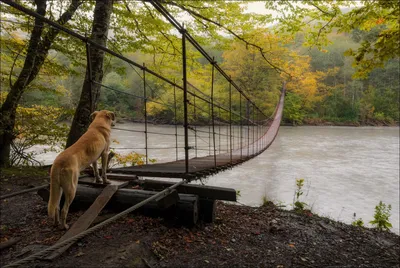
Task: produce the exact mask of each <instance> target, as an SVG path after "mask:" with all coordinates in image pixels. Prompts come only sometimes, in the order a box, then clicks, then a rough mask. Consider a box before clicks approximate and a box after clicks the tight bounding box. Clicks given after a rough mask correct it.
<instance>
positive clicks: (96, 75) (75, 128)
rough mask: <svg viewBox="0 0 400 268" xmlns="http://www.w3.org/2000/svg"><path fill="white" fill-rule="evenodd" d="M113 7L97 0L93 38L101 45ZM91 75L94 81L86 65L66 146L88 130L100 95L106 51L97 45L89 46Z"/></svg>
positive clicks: (109, 0)
mask: <svg viewBox="0 0 400 268" xmlns="http://www.w3.org/2000/svg"><path fill="white" fill-rule="evenodd" d="M112 8H113V1H112V0H96V6H95V9H94V18H93V27H92V34H91V37H90V38H91V40H92V41H94V42H96V43H97V44H99V45H102V46H106V44H107V35H108V28H109V25H110V18H111V13H112ZM89 51H90V59H89V61H90V66H91V76H92V79H93V81H94V82H96V83H92V82H91V81H90V79H89V69H88V66H87V67H86V76H85V81H84V83H83V86H82V93H81V97H80V99H79V103H78V107H77V108H76V111H75V115H74V119H73V121H72V125H71V130H70V132H69V134H68V139H67V144H66V147H69V146H71V145H72V144H74V143H75V142H76V141H77V140H78V139H79V138H80V137H81V136H82V135H83V133H85V131H86V130H87V127H88V126H89V124H90V120H89V116H90V114H91V113H92V112H93V111H92V107H93V109H94V110H95V109H96V108H95V107H96V106H97V101H98V99H99V97H100V89H101V86H100V85H99V84H97V83H101V82H102V80H103V60H104V55H105V52H104V51H102V50H99V49H97V48H96V47H92V46H90V47H89Z"/></svg>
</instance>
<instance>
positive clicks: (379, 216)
mask: <svg viewBox="0 0 400 268" xmlns="http://www.w3.org/2000/svg"><path fill="white" fill-rule="evenodd" d="M391 210H392V206H391V205H386V204H385V203H383V202H382V201H379V204H378V205H377V206H375V215H374V220H372V221H370V222H369V223H370V224H372V225H374V226H376V228H377V229H378V230H379V231H382V230H386V231H388V230H389V229H390V228H392V224H391V223H390V222H389V217H390V216H391V214H390V211H391Z"/></svg>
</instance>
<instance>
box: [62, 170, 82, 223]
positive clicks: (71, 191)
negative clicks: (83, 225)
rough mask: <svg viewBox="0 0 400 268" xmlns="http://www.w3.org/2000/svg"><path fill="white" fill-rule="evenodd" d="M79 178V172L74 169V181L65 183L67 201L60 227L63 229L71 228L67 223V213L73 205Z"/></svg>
mask: <svg viewBox="0 0 400 268" xmlns="http://www.w3.org/2000/svg"><path fill="white" fill-rule="evenodd" d="M78 178H79V172H74V171H72V181H71V182H68V183H66V184H65V185H63V189H64V197H65V201H64V206H63V209H62V210H61V226H60V227H61V228H62V229H67V230H68V228H69V226H68V224H67V215H68V210H69V206H70V205H71V203H72V201H73V200H74V198H75V194H76V187H77V184H78Z"/></svg>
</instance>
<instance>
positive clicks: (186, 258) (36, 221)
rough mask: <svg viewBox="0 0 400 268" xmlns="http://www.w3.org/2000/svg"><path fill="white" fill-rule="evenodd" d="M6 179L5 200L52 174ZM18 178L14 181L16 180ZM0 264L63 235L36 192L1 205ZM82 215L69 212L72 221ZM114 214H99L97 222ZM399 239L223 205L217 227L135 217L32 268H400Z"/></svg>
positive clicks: (313, 218)
mask: <svg viewBox="0 0 400 268" xmlns="http://www.w3.org/2000/svg"><path fill="white" fill-rule="evenodd" d="M15 173H16V174H14V172H11V173H10V172H7V173H2V175H0V186H1V188H0V194H1V195H3V194H6V193H10V192H14V191H18V190H22V189H26V188H28V187H29V186H38V185H41V184H43V183H46V182H47V181H48V175H47V173H46V172H38V173H30V174H26V173H23V172H20V173H18V172H15ZM12 174H14V176H12ZM0 202H1V204H0V212H1V223H0V224H1V226H0V227H1V228H0V240H1V241H0V242H5V241H7V240H10V239H14V238H21V240H20V241H19V242H18V243H16V244H15V245H13V246H11V247H9V248H6V249H3V250H2V251H1V252H0V258H1V260H0V265H1V266H4V265H6V264H9V263H12V262H14V261H16V260H18V259H21V258H24V257H26V256H29V255H30V254H32V253H34V252H36V251H38V250H40V249H43V248H45V247H47V246H49V245H52V244H54V243H55V242H56V241H57V240H58V239H59V238H60V237H61V236H62V235H63V234H64V231H61V230H58V229H56V228H54V227H52V226H50V225H49V223H47V217H46V214H47V204H46V203H45V202H43V201H42V199H41V198H40V197H39V196H38V195H37V194H36V193H34V192H33V193H27V194H24V195H20V196H15V197H12V198H9V199H5V200H1V201H0ZM82 213H83V211H75V212H71V213H70V214H69V216H68V221H69V222H70V223H73V222H74V221H76V219H77V218H78V217H79V216H80V215H81V214H82ZM109 213H111V212H105V213H103V215H101V216H99V218H98V221H101V220H102V219H103V220H104V218H106V217H109V216H110V215H111V214H109ZM399 250H400V244H399V236H398V235H396V234H393V233H390V232H378V231H376V230H373V229H365V228H360V227H354V226H351V225H346V224H343V223H339V222H335V221H333V220H330V219H327V218H322V217H319V216H317V215H313V214H312V213H310V212H303V213H297V212H294V211H286V210H281V209H279V208H277V207H276V206H274V205H273V204H272V203H268V205H265V206H262V207H248V206H241V205H235V204H227V203H223V202H218V203H217V215H216V220H215V222H214V223H209V224H206V223H199V224H198V225H196V226H194V227H185V226H181V225H179V223H177V222H174V221H173V220H168V221H167V220H164V219H161V218H148V217H145V216H141V215H137V214H132V215H128V216H127V217H124V218H123V219H120V220H118V221H117V222H115V223H113V224H111V225H109V226H107V227H105V228H103V229H102V230H100V231H99V232H97V233H95V234H93V235H89V236H87V237H85V238H84V239H82V240H81V241H79V242H78V243H76V244H75V245H73V246H72V247H71V248H70V249H69V250H68V251H67V252H66V253H64V254H63V255H61V256H60V257H58V258H57V259H56V260H54V261H52V262H48V261H47V262H46V261H35V262H34V263H31V264H29V265H26V266H27V267H304V266H305V267H399V263H400V260H399Z"/></svg>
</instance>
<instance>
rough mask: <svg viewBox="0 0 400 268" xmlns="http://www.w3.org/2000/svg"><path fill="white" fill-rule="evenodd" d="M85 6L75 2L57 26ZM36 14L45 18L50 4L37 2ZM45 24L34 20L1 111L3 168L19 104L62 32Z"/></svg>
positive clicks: (0, 159) (0, 157)
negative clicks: (22, 56)
mask: <svg viewBox="0 0 400 268" xmlns="http://www.w3.org/2000/svg"><path fill="white" fill-rule="evenodd" d="M81 3H82V2H81V1H79V0H72V1H71V4H70V6H69V7H68V9H67V10H66V11H65V12H64V13H63V14H62V15H61V16H60V17H59V19H58V20H57V23H59V24H61V25H64V24H66V23H67V22H68V21H69V20H70V19H71V18H72V16H73V14H74V13H75V11H76V10H77V8H78V7H79V5H80V4H81ZM35 5H36V12H37V13H38V14H40V15H42V16H44V15H45V14H46V8H47V0H35ZM44 26H45V25H44V22H43V21H42V20H40V19H37V18H36V19H35V22H34V27H33V28H32V31H31V36H30V39H29V43H28V48H27V53H26V57H25V61H24V65H23V67H22V69H21V71H20V73H19V75H18V78H17V80H16V81H15V82H14V83H13V84H11V85H10V91H9V93H8V95H7V97H6V99H5V101H4V103H3V104H2V106H1V108H0V167H6V166H8V165H9V157H10V149H11V143H12V141H13V140H14V138H15V133H14V126H15V116H16V111H17V107H18V103H19V100H20V99H21V96H22V94H23V93H24V91H25V89H26V87H27V86H28V85H29V84H30V83H31V82H32V81H33V80H34V79H35V77H36V75H37V74H38V73H39V71H40V69H41V67H42V65H43V63H44V61H45V59H46V57H47V55H48V53H49V50H50V48H51V46H52V44H53V42H54V41H55V39H56V37H57V35H58V34H59V30H58V29H56V28H50V27H49V28H47V30H45V29H46V27H44Z"/></svg>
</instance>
